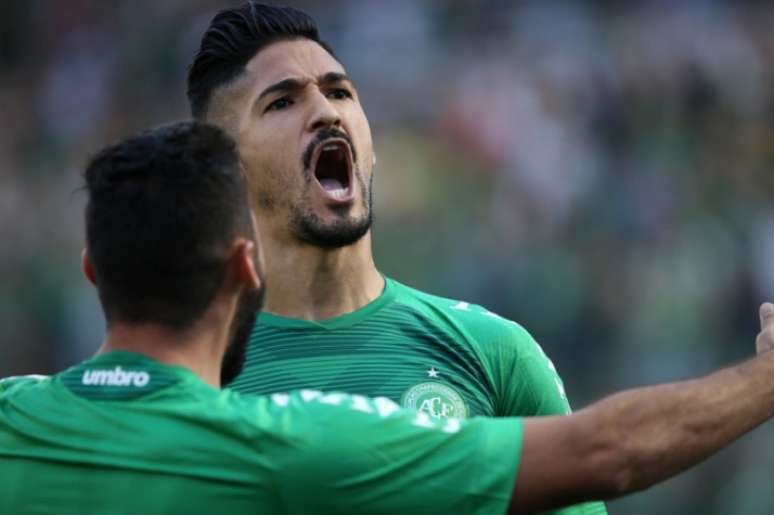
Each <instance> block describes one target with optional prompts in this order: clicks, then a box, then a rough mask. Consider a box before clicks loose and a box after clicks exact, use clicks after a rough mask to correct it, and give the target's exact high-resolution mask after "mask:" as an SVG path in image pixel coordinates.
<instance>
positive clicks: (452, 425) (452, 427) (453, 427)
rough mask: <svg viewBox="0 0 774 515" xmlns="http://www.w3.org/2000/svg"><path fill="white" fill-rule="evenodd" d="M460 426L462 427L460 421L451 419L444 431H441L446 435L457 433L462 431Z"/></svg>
mask: <svg viewBox="0 0 774 515" xmlns="http://www.w3.org/2000/svg"><path fill="white" fill-rule="evenodd" d="M460 426H461V424H460V419H458V418H450V419H449V420H447V422H446V425H445V426H443V429H441V431H443V432H444V433H456V432H457V431H459V430H460Z"/></svg>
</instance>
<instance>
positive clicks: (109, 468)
mask: <svg viewBox="0 0 774 515" xmlns="http://www.w3.org/2000/svg"><path fill="white" fill-rule="evenodd" d="M521 431H522V428H521V423H520V421H519V420H518V419H513V418H510V419H499V420H485V419H477V420H471V421H460V420H458V419H446V420H436V419H433V418H432V417H430V416H428V415H427V414H425V413H417V412H412V411H407V410H402V409H399V407H398V406H397V405H396V404H395V403H393V402H392V401H390V400H388V399H385V398H381V399H367V398H365V397H362V396H358V395H354V396H350V395H346V394H339V393H332V394H322V393H320V392H318V391H312V390H303V391H299V392H296V393H291V394H274V395H271V396H261V397H258V396H250V397H244V396H242V395H240V394H238V393H236V392H232V391H229V390H217V389H215V388H212V387H210V386H208V385H206V384H205V383H203V382H202V381H201V380H199V378H198V377H197V376H195V375H194V374H193V373H192V372H190V371H189V370H187V369H184V368H181V367H170V366H165V365H162V364H160V363H158V362H156V361H154V360H151V359H149V358H147V357H144V356H142V355H140V354H135V353H129V352H111V353H107V354H103V355H100V356H97V357H96V358H93V359H91V360H88V361H86V362H84V363H82V364H80V365H78V366H76V367H73V368H71V369H69V370H66V371H64V372H62V373H60V374H58V375H56V376H53V377H50V378H40V377H37V378H33V377H22V378H11V379H7V380H4V381H0V478H1V480H0V513H13V514H19V515H21V514H36V515H38V514H40V515H45V514H78V515H91V514H105V513H110V514H115V515H121V514H130V513H131V514H136V513H144V514H148V515H153V514H162V513H165V514H168V513H186V514H187V515H197V514H202V515H204V514H207V515H211V514H212V513H228V514H234V515H239V514H243V513H244V514H247V513H250V514H259V513H288V514H292V513H299V514H300V513H304V514H315V513H319V514H327V513H337V514H347V513H353V514H354V513H365V512H367V513H503V512H504V511H505V509H506V506H507V504H508V501H509V498H510V493H511V491H512V488H513V485H514V482H515V476H516V470H517V466H518V459H519V455H520V446H521Z"/></svg>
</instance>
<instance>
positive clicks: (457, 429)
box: [277, 394, 522, 515]
mask: <svg viewBox="0 0 774 515" xmlns="http://www.w3.org/2000/svg"><path fill="white" fill-rule="evenodd" d="M307 397H309V394H307ZM291 404H295V406H291ZM288 409H289V410H290V414H289V415H288V416H287V417H286V420H287V421H288V422H287V423H288V424H292V425H294V426H295V427H296V429H295V430H294V435H295V436H294V438H292V439H291V440H290V441H292V442H294V444H293V445H294V449H292V451H293V452H288V453H286V454H285V456H284V457H283V458H282V463H281V466H278V467H277V471H278V473H279V474H281V478H280V480H279V481H278V482H277V483H278V484H279V485H281V486H280V490H281V492H282V494H281V495H282V497H283V502H284V503H285V504H286V505H287V506H288V508H289V509H288V512H290V513H337V514H342V515H343V514H347V513H353V514H354V513H372V514H378V513H401V514H411V513H475V514H502V513H505V511H506V509H507V506H508V503H509V502H510V497H511V493H512V491H513V487H514V485H515V478H516V471H517V468H518V463H519V457H520V453H521V442H522V424H521V420H520V419H515V418H502V419H483V418H475V419H471V420H468V421H460V420H458V419H447V420H440V421H437V420H434V419H431V418H430V417H429V416H427V415H426V414H424V413H417V412H413V411H407V410H402V409H400V408H398V406H397V405H396V404H395V403H393V402H392V401H390V400H388V399H383V398H377V399H374V400H371V399H367V398H365V397H360V396H348V395H344V394H327V395H322V394H320V395H319V396H318V397H316V398H314V399H310V400H307V401H303V402H302V401H296V402H294V401H290V403H289V406H288Z"/></svg>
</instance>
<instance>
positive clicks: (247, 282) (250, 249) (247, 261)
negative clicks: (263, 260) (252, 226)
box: [234, 240, 262, 289]
mask: <svg viewBox="0 0 774 515" xmlns="http://www.w3.org/2000/svg"><path fill="white" fill-rule="evenodd" d="M254 249H255V242H254V241H252V240H241V241H240V242H239V244H238V246H237V252H236V255H235V256H234V278H235V279H236V281H237V282H238V283H240V284H241V285H242V286H246V287H248V288H250V289H257V288H260V287H261V286H262V285H261V278H260V277H259V276H258V271H257V270H256V268H255V267H256V266H258V263H256V262H255V256H256V252H255V250H254Z"/></svg>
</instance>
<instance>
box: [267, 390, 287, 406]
mask: <svg viewBox="0 0 774 515" xmlns="http://www.w3.org/2000/svg"><path fill="white" fill-rule="evenodd" d="M271 400H272V402H273V403H274V404H276V405H277V406H279V407H281V408H284V407H285V406H287V405H288V403H289V402H290V395H288V394H286V393H275V394H272V396H271Z"/></svg>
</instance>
